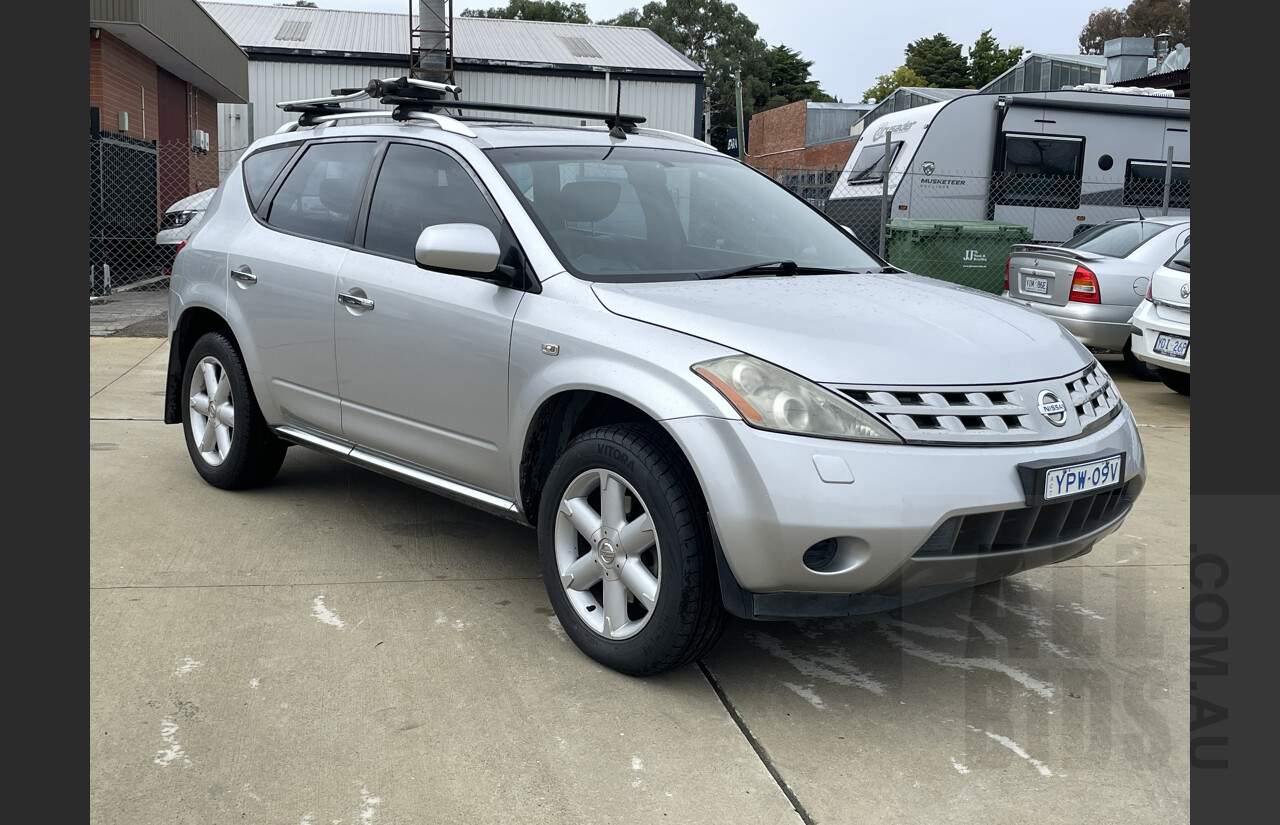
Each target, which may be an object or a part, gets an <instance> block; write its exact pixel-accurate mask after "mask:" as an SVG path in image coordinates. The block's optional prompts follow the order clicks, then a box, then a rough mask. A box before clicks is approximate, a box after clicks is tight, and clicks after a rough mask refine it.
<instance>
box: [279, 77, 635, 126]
mask: <svg viewBox="0 0 1280 825" xmlns="http://www.w3.org/2000/svg"><path fill="white" fill-rule="evenodd" d="M461 91H462V89H461V87H459V86H453V85H450V84H447V83H436V82H434V81H430V80H418V79H416V78H410V77H389V78H384V79H382V80H371V81H369V85H368V86H366V87H365V88H363V89H333V90H331V93H330V94H329V95H328V96H326V97H316V98H309V99H307V100H287V101H282V102H280V103H277V104H276V106H278V107H279V108H280V109H282V110H284V111H286V112H298V113H299V114H300V116H299V117H298V126H314V125H315V124H317V123H321V122H325V121H328V120H334V119H337V118H334V117H332V116H333V115H349V116H351V117H377V116H378V113H377V111H376V110H365V109H345V108H343V106H342V104H344V103H355V102H357V101H361V100H370V99H375V100H377V101H378V102H379V103H383V104H386V105H390V106H395V107H396V109H395V112H394V113H392V115H391V116H392V117H394V118H396V119H397V120H405V119H408V118H407V117H406V113H408V112H419V113H425V114H433V115H435V114H437V113H438V110H441V109H456V110H458V112H459V113H461V112H464V111H482V112H502V113H512V114H521V115H542V116H544V117H563V118H575V119H579V120H595V121H602V122H603V123H604V124H605V125H606V126H608V127H609V128H610V129H618V128H620V129H622V130H623V131H624V132H628V133H633V134H634V133H635V131H636V127H637V125H638V124H641V123H644V122H645V117H644V116H643V115H628V114H623V113H622V112H621V111H618V112H595V111H588V110H584V109H560V108H553V107H546V106H525V105H522V104H519V103H487V102H484V101H479V100H448V99H446V98H445V97H444V95H446V94H453V95H457V94H458V93H459V92H461ZM353 113H354V114H353ZM438 116H439V117H440V118H443V119H444V120H447V121H449V122H450V123H451V124H455V125H457V126H458V127H460V128H464V129H465V127H462V126H461V124H460V123H459V122H458V119H456V118H451V117H449V116H448V115H438ZM460 116H461V115H460ZM342 119H345V118H342ZM415 119H418V118H415ZM474 119H475V120H484V119H486V118H480V117H477V118H474ZM494 120H495V121H499V120H501V121H502V122H511V121H506V120H503V119H501V118H494ZM449 131H455V130H454V129H453V128H450V129H449ZM467 131H470V130H467ZM620 136H621V135H620V134H619V137H620ZM472 137H474V134H473V135H472Z"/></svg>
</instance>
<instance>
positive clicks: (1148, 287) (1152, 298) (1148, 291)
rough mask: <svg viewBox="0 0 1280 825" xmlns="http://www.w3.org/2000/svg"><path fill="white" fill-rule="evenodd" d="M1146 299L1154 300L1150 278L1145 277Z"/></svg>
mask: <svg viewBox="0 0 1280 825" xmlns="http://www.w3.org/2000/svg"><path fill="white" fill-rule="evenodd" d="M1147 300H1148V301H1154V300H1155V297H1154V296H1153V295H1152V293H1151V279H1149V278H1148V279H1147Z"/></svg>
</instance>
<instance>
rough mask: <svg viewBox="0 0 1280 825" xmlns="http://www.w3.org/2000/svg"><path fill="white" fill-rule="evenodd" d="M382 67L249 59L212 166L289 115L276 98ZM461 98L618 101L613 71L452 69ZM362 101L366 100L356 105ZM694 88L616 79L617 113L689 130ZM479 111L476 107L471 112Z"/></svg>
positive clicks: (222, 112)
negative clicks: (242, 94)
mask: <svg viewBox="0 0 1280 825" xmlns="http://www.w3.org/2000/svg"><path fill="white" fill-rule="evenodd" d="M407 73H408V67H406V68H405V69H404V70H402V71H398V70H397V69H395V68H394V67H389V66H362V65H343V64H336V63H275V62H267V61H250V63H249V100H250V101H252V102H251V103H249V104H225V103H220V104H218V120H219V124H218V126H219V129H218V139H219V146H218V150H219V155H218V156H219V171H220V174H221V176H222V177H223V178H225V177H226V174H227V173H228V172H229V171H230V170H231V167H232V166H234V165H235V162H236V161H237V160H238V159H239V157H240V155H241V154H243V152H244V150H245V149H246V148H248V146H249V144H250V143H252V141H253V140H256V139H257V138H260V137H265V136H267V135H270V134H273V133H275V131H276V129H278V128H280V127H281V126H283V125H284V124H285V123H289V122H291V121H293V120H296V119H297V115H296V114H291V113H288V112H283V111H281V110H280V109H279V107H277V106H276V104H277V103H278V102H280V101H282V100H301V99H305V98H312V97H322V96H324V95H327V94H329V93H330V92H331V91H332V90H333V89H345V88H363V87H364V86H366V85H368V83H369V80H370V79H372V78H375V77H378V78H381V77H401V76H403V75H405V74H407ZM454 79H455V80H456V82H457V84H458V85H459V86H461V87H462V95H461V97H462V98H463V99H464V100H484V101H488V102H490V103H520V104H525V105H529V106H548V107H555V108H562V109H588V110H591V111H610V112H611V111H614V109H615V108H616V107H617V104H618V97H617V95H618V85H617V81H618V75H616V74H615V75H608V76H607V80H606V72H604V71H603V70H601V71H600V74H599V77H598V78H595V77H591V78H586V77H554V76H546V75H536V74H517V73H506V72H467V71H461V70H459V71H456V72H455V73H454ZM357 105H369V104H367V103H366V104H357ZM696 105H697V86H696V85H694V84H693V83H686V82H680V83H675V82H672V83H668V82H663V81H653V80H643V81H635V80H630V79H628V77H627V76H626V75H623V76H622V111H623V112H625V113H627V114H636V115H644V116H645V118H646V120H645V123H644V124H643V125H644V126H650V127H653V128H655V129H666V130H667V131H671V132H679V133H680V134H683V135H693V134H694V132H695V122H694V111H695V106H696ZM477 114H479V115H484V114H485V113H484V112H478V113H477ZM514 117H520V119H522V120H532V121H533V122H535V123H547V124H553V125H562V126H577V125H580V122H579V121H577V120H572V119H566V118H546V117H521V116H514Z"/></svg>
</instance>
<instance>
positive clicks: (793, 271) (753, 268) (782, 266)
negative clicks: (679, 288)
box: [694, 260, 849, 281]
mask: <svg viewBox="0 0 1280 825" xmlns="http://www.w3.org/2000/svg"><path fill="white" fill-rule="evenodd" d="M848 271H849V270H847V269H825V268H823V267H818V266H799V265H797V264H796V262H795V261H788V260H780V261H757V262H755V263H753V264H747V265H746V266H735V267H731V268H729V269H713V270H710V271H708V272H695V273H694V274H695V275H697V276H698V278H699V279H701V280H704V281H714V280H715V279H717V278H733V277H736V276H739V275H767V274H774V275H838V274H840V273H843V272H848Z"/></svg>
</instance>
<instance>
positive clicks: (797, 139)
mask: <svg viewBox="0 0 1280 825" xmlns="http://www.w3.org/2000/svg"><path fill="white" fill-rule="evenodd" d="M807 111H808V104H807V103H806V102H805V101H803V100H797V101H796V102H795V103H788V104H787V105H786V106H779V107H778V108H776V109H769V110H768V111H765V112H759V113H757V114H754V115H752V116H751V126H750V128H749V129H748V130H747V140H748V142H747V151H748V153H749V154H750V155H751V156H752V157H759V156H761V155H770V154H774V153H775V152H785V151H787V150H790V149H803V148H804V130H805V114H806V113H807Z"/></svg>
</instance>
